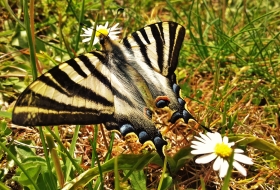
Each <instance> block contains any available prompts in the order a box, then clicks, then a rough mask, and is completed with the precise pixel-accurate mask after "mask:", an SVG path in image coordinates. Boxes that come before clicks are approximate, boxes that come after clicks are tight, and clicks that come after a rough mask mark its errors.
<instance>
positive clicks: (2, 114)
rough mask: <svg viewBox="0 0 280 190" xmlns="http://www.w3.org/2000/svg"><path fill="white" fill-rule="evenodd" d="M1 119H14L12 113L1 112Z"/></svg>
mask: <svg viewBox="0 0 280 190" xmlns="http://www.w3.org/2000/svg"><path fill="white" fill-rule="evenodd" d="M0 117H4V118H8V119H11V118H12V113H10V112H6V111H0Z"/></svg>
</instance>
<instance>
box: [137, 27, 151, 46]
mask: <svg viewBox="0 0 280 190" xmlns="http://www.w3.org/2000/svg"><path fill="white" fill-rule="evenodd" d="M140 32H141V34H142V36H143V38H144V39H145V41H146V43H148V44H151V42H150V40H149V38H148V35H147V32H146V30H140Z"/></svg>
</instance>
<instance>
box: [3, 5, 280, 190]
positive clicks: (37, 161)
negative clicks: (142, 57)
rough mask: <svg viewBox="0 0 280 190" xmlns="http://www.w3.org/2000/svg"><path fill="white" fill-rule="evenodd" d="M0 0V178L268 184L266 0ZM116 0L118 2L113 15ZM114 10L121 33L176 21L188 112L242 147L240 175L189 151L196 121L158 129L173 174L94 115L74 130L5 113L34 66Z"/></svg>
mask: <svg viewBox="0 0 280 190" xmlns="http://www.w3.org/2000/svg"><path fill="white" fill-rule="evenodd" d="M0 2H1V7H0V12H1V14H0V16H1V21H0V23H1V25H0V31H1V32H0V42H1V43H0V53H1V54H0V56H1V59H0V107H1V112H0V119H1V130H0V142H1V144H0V145H1V146H0V160H1V162H0V166H1V167H0V168H1V169H0V180H1V181H0V182H1V183H0V188H3V189H5V188H6V187H10V188H12V189H21V187H23V186H25V187H28V188H29V189H58V188H61V187H60V185H59V184H63V183H64V182H63V181H67V182H68V184H67V185H66V186H65V187H64V189H70V187H71V186H72V185H73V186H75V187H81V186H84V185H86V188H87V189H98V188H101V189H102V187H103V186H106V187H108V188H115V189H123V188H128V189H145V188H148V189H157V188H158V187H159V186H160V189H168V188H169V189H186V188H199V187H202V188H203V189H204V188H205V189H209V188H210V187H211V186H213V185H214V183H215V185H217V186H218V188H223V189H226V188H227V187H228V186H230V187H231V188H232V189H249V188H258V189H277V188H280V187H279V184H280V180H279V179H280V172H279V168H278V166H279V159H280V153H279V151H280V150H279V148H277V146H279V141H280V135H279V134H280V133H279V122H280V117H279V114H280V113H279V105H280V98H279V97H280V92H279V91H280V90H279V86H280V81H279V78H280V64H279V63H280V54H279V52H280V49H279V47H280V37H279V34H280V32H279V31H280V30H279V29H280V28H279V26H280V19H279V12H280V4H279V3H278V2H277V1H262V0H252V1H241V0H240V1H228V2H227V1H209V0H204V1H196V0H193V1H180V0H178V1H157V2H154V1H138V2H134V1H124V2H123V4H117V3H116V2H113V1H101V2H95V1H88V0H84V1H46V0H43V1H38V2H37V1H36V2H33V1H30V2H29V1H22V2H21V4H20V3H19V2H18V1H13V0H10V1H6V0H0ZM33 3H34V8H32V7H33V6H32V5H33ZM118 8H124V12H123V13H121V14H119V15H118V16H117V17H116V14H117V10H118ZM27 12H29V13H30V14H31V15H34V19H33V17H29V16H28V15H27ZM115 17H116V22H118V23H120V25H121V26H122V28H123V32H122V37H125V36H126V35H128V34H129V33H131V32H133V31H136V30H137V29H139V28H142V27H143V26H145V25H146V24H147V23H151V22H152V21H154V20H162V21H168V20H172V21H175V22H178V23H180V24H181V25H183V26H184V27H185V28H186V30H187V33H186V36H185V40H184V43H183V47H182V50H181V53H180V59H179V63H178V65H179V66H178V68H177V71H176V75H177V79H178V82H179V84H180V86H181V88H182V95H183V97H185V100H186V101H187V102H188V107H189V109H190V110H191V111H192V112H194V115H195V117H196V118H197V119H198V120H199V122H200V123H202V124H204V125H205V126H209V127H210V128H211V130H213V131H219V132H220V133H222V134H223V135H228V136H229V138H230V139H231V140H232V141H237V142H238V143H237V146H238V147H242V148H243V149H244V150H246V151H245V153H246V155H248V156H250V157H252V158H253V160H254V165H253V166H246V169H247V173H248V175H247V177H246V178H245V177H242V176H241V175H239V174H238V173H237V172H232V174H231V176H227V178H225V181H223V180H221V179H219V178H218V174H217V173H216V172H213V170H212V168H211V167H212V164H206V165H196V164H195V163H194V162H193V156H192V155H191V154H190V148H189V144H190V143H189V142H190V141H191V140H192V139H193V135H196V134H197V133H198V132H199V131H201V130H202V129H200V128H197V126H195V125H194V124H193V123H190V124H188V125H187V124H178V125H177V126H175V127H173V128H172V129H170V131H169V132H167V133H166V134H164V136H166V137H167V139H169V140H170V148H169V149H168V151H167V154H168V155H169V157H168V159H169V160H168V161H169V163H170V165H171V168H173V170H174V172H175V173H174V176H173V179H172V178H171V176H169V175H168V174H166V173H163V174H162V173H161V170H159V169H161V167H158V165H160V166H163V163H162V161H161V160H160V159H159V157H158V156H157V154H155V153H150V152H151V151H146V150H143V151H142V153H143V155H142V154H141V155H139V154H137V153H139V152H141V151H140V150H139V149H140V147H141V145H139V143H135V142H133V143H130V142H124V141H123V140H122V139H118V138H115V134H114V133H112V132H108V131H106V130H103V127H102V126H83V127H81V128H80V132H79V131H78V129H79V128H78V127H79V126H76V127H75V126H60V127H52V128H51V127H46V128H42V127H38V128H28V129H26V128H21V127H19V126H14V125H12V124H11V122H10V119H11V114H10V113H11V110H12V107H13V102H14V101H15V100H16V98H17V96H18V95H19V94H20V93H21V92H22V91H23V90H24V89H25V88H26V87H27V85H28V84H30V82H31V81H32V80H33V79H35V78H36V77H37V75H40V74H42V73H44V72H46V71H47V70H49V69H50V68H52V67H54V66H56V65H58V64H59V63H62V62H64V61H66V60H68V59H70V58H73V57H75V56H77V55H79V54H82V53H85V52H87V51H88V50H89V48H90V47H89V45H87V44H85V43H82V42H81V40H82V39H81V37H80V34H81V28H82V27H83V26H91V22H90V21H96V20H97V21H98V22H99V23H102V24H103V23H105V22H106V21H109V23H111V24H112V25H113V24H114V23H112V21H113V20H114V18H115ZM80 23H83V24H80ZM29 26H31V27H29ZM33 27H34V28H33ZM49 133H51V135H50V136H48V134H49ZM45 136H47V137H48V138H47V142H48V144H52V143H51V142H52V141H55V143H56V144H57V147H55V148H54V149H51V150H50V151H51V152H53V151H54V152H56V153H52V154H49V150H47V146H46V142H45V140H44V137H45ZM52 138H53V139H55V140H52ZM9 139H12V141H10V140H9ZM39 139H41V140H39ZM18 141H20V142H23V143H25V144H28V145H34V146H37V148H36V149H35V148H33V147H25V146H22V145H19V144H17V142H18ZM38 147H42V148H43V149H38ZM67 150H69V152H68V151H67ZM107 151H108V152H107ZM123 153H124V154H123ZM128 153H129V155H127V154H128ZM116 163H117V164H116ZM149 163H152V164H149ZM118 171H120V172H118ZM161 174H162V176H163V177H161ZM57 176H60V178H59V177H57ZM114 176H115V178H114ZM75 177H78V178H76V179H75ZM72 180H74V181H72ZM58 181H59V182H60V183H59V182H58ZM69 181H72V183H69Z"/></svg>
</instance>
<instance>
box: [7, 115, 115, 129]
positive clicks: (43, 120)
mask: <svg viewBox="0 0 280 190" xmlns="http://www.w3.org/2000/svg"><path fill="white" fill-rule="evenodd" d="M111 120H113V115H112V114H104V113H103V114H101V115H100V113H97V114H96V113H93V112H84V113H81V114H72V113H69V114H68V113H67V114H65V113H63V114H61V113H60V114H53V113H36V115H34V117H33V118H30V113H29V112H21V113H17V114H16V115H15V117H13V121H12V122H13V123H14V124H18V125H22V126H48V125H66V124H69V125H75V124H76V125H90V124H98V123H104V122H107V121H111Z"/></svg>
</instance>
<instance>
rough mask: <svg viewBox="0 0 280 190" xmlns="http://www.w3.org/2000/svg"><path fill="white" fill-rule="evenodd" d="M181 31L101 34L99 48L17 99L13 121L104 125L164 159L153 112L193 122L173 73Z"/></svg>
mask: <svg viewBox="0 0 280 190" xmlns="http://www.w3.org/2000/svg"><path fill="white" fill-rule="evenodd" d="M184 35H185V29H184V27H182V26H181V25H179V24H177V23H174V22H160V23H156V24H152V25H149V26H146V27H144V28H142V29H140V30H138V31H136V32H134V33H132V34H131V36H129V37H127V38H124V39H123V40H122V41H121V42H116V41H112V40H111V39H110V38H109V37H108V36H103V35H101V37H100V44H101V46H102V50H101V51H98V50H94V51H92V52H89V53H86V54H84V55H80V56H78V57H77V58H74V59H71V60H68V61H66V62H65V63H62V64H61V65H59V66H57V67H55V68H53V69H51V70H50V71H48V72H47V73H45V74H43V75H42V76H40V77H39V78H38V79H37V80H35V81H34V82H33V83H32V84H31V85H30V86H29V87H28V88H27V89H26V90H25V91H24V92H23V93H22V94H21V95H20V96H19V98H18V100H17V103H16V105H15V107H14V111H13V117H12V122H13V123H15V124H19V125H24V126H40V125H60V124H98V123H104V124H105V126H106V128H107V129H108V130H118V131H120V132H121V134H122V135H124V136H125V135H127V134H129V133H135V134H136V135H137V136H138V137H139V141H140V142H141V143H145V142H147V141H151V142H152V143H153V144H154V145H155V147H156V149H157V152H158V153H159V155H160V157H161V158H162V159H164V153H163V147H164V146H165V145H167V142H166V141H165V140H164V139H163V138H162V135H161V133H160V132H159V130H158V129H157V128H156V127H155V123H154V120H153V117H154V115H155V111H156V110H158V109H162V108H164V107H169V108H170V110H171V112H172V116H171V118H170V121H171V122H172V123H174V122H176V120H177V119H179V118H183V119H184V120H185V121H186V122H187V121H188V120H189V119H193V117H192V115H191V114H190V113H189V112H188V111H187V109H186V107H185V101H184V100H183V99H182V98H180V87H179V86H178V85H177V84H176V76H175V74H174V71H175V69H176V67H177V62H178V56H179V51H180V48H181V45H182V42H183V40H184Z"/></svg>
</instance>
